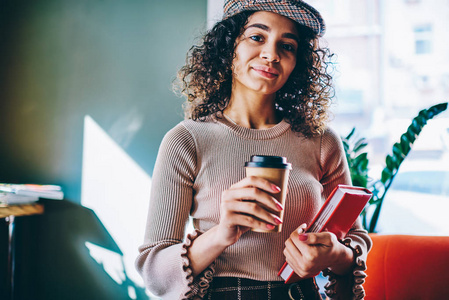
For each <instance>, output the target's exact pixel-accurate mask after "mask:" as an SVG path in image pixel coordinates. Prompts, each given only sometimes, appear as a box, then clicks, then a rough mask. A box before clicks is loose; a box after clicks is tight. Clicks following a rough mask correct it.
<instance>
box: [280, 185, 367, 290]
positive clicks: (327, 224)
mask: <svg viewBox="0 0 449 300" xmlns="http://www.w3.org/2000/svg"><path fill="white" fill-rule="evenodd" d="M371 196H372V194H371V192H370V191H369V190H367V189H365V188H362V187H355V186H349V185H338V186H337V187H336V188H335V189H334V190H333V191H332V193H331V194H330V195H329V197H328V198H327V200H326V202H324V204H323V206H322V207H321V209H320V211H319V212H318V214H317V215H316V216H315V218H314V219H313V221H312V223H311V224H310V226H309V228H307V230H306V232H322V231H329V232H332V233H334V234H335V235H336V236H337V238H338V239H339V240H341V239H343V238H344V237H345V236H346V234H347V233H348V231H349V229H351V227H352V225H353V224H354V222H355V221H356V220H357V218H358V216H359V215H360V213H361V212H362V210H363V208H364V207H365V205H366V203H367V202H368V201H369V199H371ZM278 275H279V276H281V277H282V278H283V279H284V280H285V283H292V282H296V281H299V280H301V279H303V278H301V277H299V276H298V275H297V274H296V273H295V272H294V271H293V269H292V268H291V267H290V266H289V265H288V264H287V263H284V265H283V266H282V268H281V270H280V271H279V273H278Z"/></svg>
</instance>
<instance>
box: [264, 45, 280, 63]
mask: <svg viewBox="0 0 449 300" xmlns="http://www.w3.org/2000/svg"><path fill="white" fill-rule="evenodd" d="M260 57H261V58H263V59H265V60H267V61H269V62H279V53H278V49H277V45H275V44H273V43H266V44H265V46H264V47H263V49H262V51H261V53H260Z"/></svg>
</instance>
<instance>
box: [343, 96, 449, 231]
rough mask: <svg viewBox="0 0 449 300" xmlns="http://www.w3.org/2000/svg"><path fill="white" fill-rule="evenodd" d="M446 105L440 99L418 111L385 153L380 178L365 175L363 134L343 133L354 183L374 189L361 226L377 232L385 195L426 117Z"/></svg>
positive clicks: (365, 157) (353, 130)
mask: <svg viewBox="0 0 449 300" xmlns="http://www.w3.org/2000/svg"><path fill="white" fill-rule="evenodd" d="M447 106H448V103H447V102H445V103H440V104H437V105H434V106H432V107H430V108H428V109H423V110H421V111H420V112H419V114H418V115H417V116H416V117H415V118H414V119H413V120H412V122H411V124H410V126H409V127H408V128H407V131H406V132H404V133H403V134H402V135H401V138H400V140H399V141H398V142H397V143H395V144H394V145H393V149H392V153H391V154H388V155H387V156H386V159H385V167H384V169H383V170H382V173H381V176H380V178H379V179H376V180H373V179H371V178H369V176H368V170H369V160H368V153H366V152H364V148H365V147H366V146H367V145H368V143H367V140H366V139H365V138H363V137H362V138H358V137H357V136H356V135H355V131H356V130H355V128H353V129H352V131H351V132H350V133H349V134H348V135H347V136H346V137H342V141H343V146H344V149H345V152H346V158H347V160H348V164H349V169H350V172H351V178H352V183H353V185H356V186H362V187H366V188H368V189H369V190H370V191H371V192H372V193H373V197H372V198H371V200H370V201H369V203H368V204H367V206H366V207H365V209H364V210H363V212H362V213H361V217H362V224H363V227H364V228H365V229H366V230H368V232H370V233H374V232H376V225H377V221H378V219H379V215H380V211H381V208H382V204H383V201H384V199H385V195H386V193H387V192H388V189H389V188H390V186H391V184H392V182H393V180H394V178H395V176H396V174H397V172H398V170H399V167H400V166H401V164H402V162H403V161H404V159H405V158H406V157H407V155H408V154H409V152H410V150H411V148H412V145H413V143H414V142H415V140H416V139H417V138H418V136H419V134H420V133H421V130H422V129H423V127H424V126H425V125H426V124H427V121H428V120H430V119H432V118H433V117H435V116H436V115H438V114H440V113H441V112H443V111H445V110H446V109H447ZM368 211H373V213H372V215H370V216H368V214H367V212H368Z"/></svg>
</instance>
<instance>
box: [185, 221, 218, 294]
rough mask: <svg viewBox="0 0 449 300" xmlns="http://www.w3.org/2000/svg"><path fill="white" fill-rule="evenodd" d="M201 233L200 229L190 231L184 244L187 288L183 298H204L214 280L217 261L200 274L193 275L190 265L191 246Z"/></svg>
mask: <svg viewBox="0 0 449 300" xmlns="http://www.w3.org/2000/svg"><path fill="white" fill-rule="evenodd" d="M200 234H201V232H200V231H198V230H195V231H194V232H193V233H189V234H188V235H187V237H186V240H185V242H184V244H183V246H182V250H181V258H182V268H183V271H184V277H185V280H186V281H187V286H188V288H187V290H186V291H184V292H183V294H182V295H183V296H182V297H181V299H183V300H184V299H195V300H196V299H203V297H204V295H206V293H207V290H208V289H209V285H210V283H211V281H212V277H213V274H214V273H215V269H214V267H215V263H212V264H211V265H210V266H208V267H207V268H206V269H205V270H204V271H203V272H202V273H201V274H200V275H198V276H196V277H193V275H192V273H193V271H192V268H191V266H190V259H189V257H188V256H187V252H188V250H189V247H190V246H191V245H192V242H193V241H194V240H195V239H196V238H197V237H198V236H199V235H200Z"/></svg>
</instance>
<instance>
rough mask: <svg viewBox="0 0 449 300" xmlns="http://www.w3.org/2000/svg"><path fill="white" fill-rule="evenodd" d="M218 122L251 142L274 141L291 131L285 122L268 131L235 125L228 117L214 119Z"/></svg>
mask: <svg viewBox="0 0 449 300" xmlns="http://www.w3.org/2000/svg"><path fill="white" fill-rule="evenodd" d="M213 118H214V119H215V120H216V122H218V123H219V124H221V125H224V126H226V127H228V128H229V129H230V130H231V131H233V132H234V133H235V134H237V135H239V136H241V137H243V138H246V139H251V140H269V139H274V138H277V137H279V136H281V135H282V134H284V133H285V132H286V131H287V130H289V129H290V128H291V127H290V124H289V123H287V122H286V121H285V120H282V121H281V122H279V123H277V124H276V125H274V126H273V127H271V128H267V129H252V128H246V127H243V126H240V125H238V124H236V123H233V122H231V121H229V120H228V119H227V118H226V117H224V116H223V117H217V116H214V117H213Z"/></svg>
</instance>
